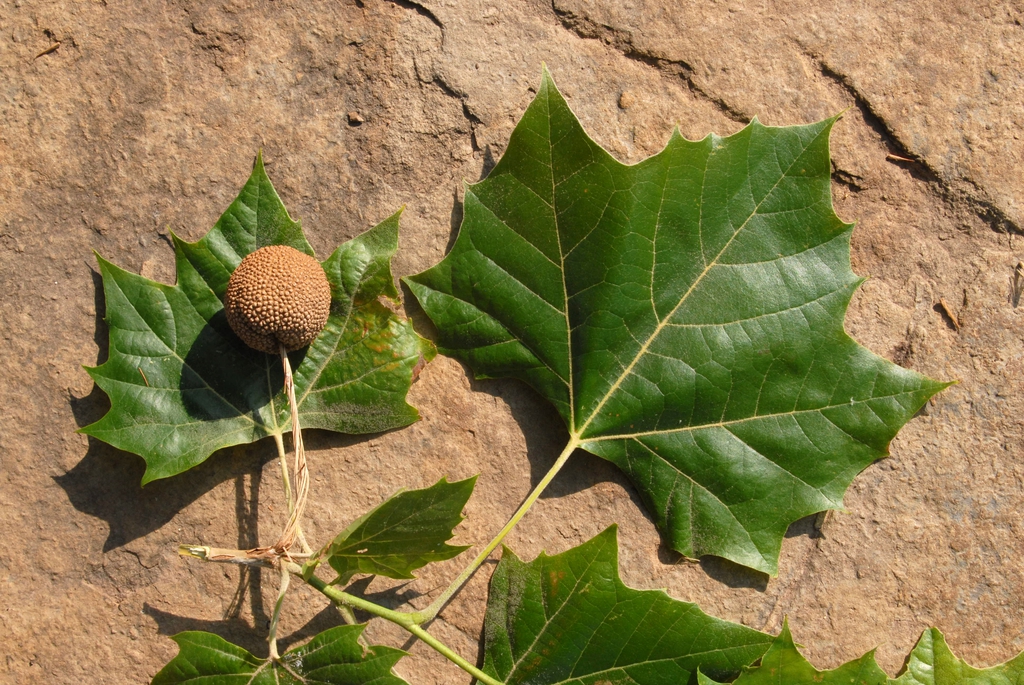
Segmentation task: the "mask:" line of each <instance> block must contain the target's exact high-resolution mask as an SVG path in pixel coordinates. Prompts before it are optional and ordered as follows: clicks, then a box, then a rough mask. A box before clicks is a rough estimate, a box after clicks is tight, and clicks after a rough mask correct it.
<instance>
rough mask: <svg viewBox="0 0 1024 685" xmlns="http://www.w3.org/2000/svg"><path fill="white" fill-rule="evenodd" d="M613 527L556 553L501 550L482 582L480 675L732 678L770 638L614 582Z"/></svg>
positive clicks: (589, 679) (549, 683)
mask: <svg viewBox="0 0 1024 685" xmlns="http://www.w3.org/2000/svg"><path fill="white" fill-rule="evenodd" d="M618 556H619V555H618V544H617V540H616V529H615V526H612V527H611V528H608V529H607V530H605V531H604V532H603V533H601V534H599V535H598V536H597V537H595V538H594V539H592V540H590V541H589V542H586V543H584V544H582V545H580V546H579V547H575V548H573V549H570V550H569V551H567V552H563V553H562V554H558V555H556V556H550V557H549V556H547V555H545V554H541V555H540V556H539V557H537V559H535V560H534V561H532V562H529V563H526V562H523V561H520V560H519V558H518V557H516V556H515V554H513V553H512V552H511V551H509V550H508V549H507V548H506V549H505V550H504V551H503V553H502V556H501V562H500V563H499V564H498V568H497V569H496V570H495V572H494V575H493V576H492V578H491V591H490V596H489V598H488V601H487V615H486V618H485V622H484V654H485V657H484V671H485V672H486V673H487V674H488V675H491V676H494V677H496V678H498V679H499V680H502V681H503V682H505V683H507V684H508V685H514V684H517V683H543V684H544V685H557V684H560V683H573V684H578V685H593V684H594V683H601V682H609V683H619V682H622V683H630V684H631V685H663V684H667V683H672V684H673V685H674V684H676V683H688V682H690V678H691V676H692V675H693V674H694V673H695V672H696V671H697V669H698V668H699V669H700V670H701V671H702V672H703V673H709V674H712V675H716V676H717V677H726V678H727V677H729V676H730V675H735V674H736V673H737V672H738V671H739V670H740V668H741V667H742V666H745V665H746V664H749V663H751V662H753V661H754V660H756V659H757V658H758V657H760V656H761V655H762V654H764V652H765V650H766V649H767V648H768V645H769V644H770V643H771V640H772V638H771V637H770V636H768V635H765V634H764V633H759V632H757V631H756V630H751V629H750V628H745V627H743V626H741V625H738V624H735V623H729V622H727V621H722V620H719V619H716V618H712V617H710V616H708V615H707V614H705V613H703V612H702V611H701V610H700V609H699V608H698V607H697V605H696V604H690V603H688V602H680V601H678V600H675V599H672V598H671V597H669V596H668V595H667V594H665V593H664V592H662V591H660V590H634V589H632V588H629V587H626V585H625V584H623V582H622V581H621V580H620V579H619V565H618Z"/></svg>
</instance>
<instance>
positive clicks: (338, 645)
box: [152, 625, 405, 685]
mask: <svg viewBox="0 0 1024 685" xmlns="http://www.w3.org/2000/svg"><path fill="white" fill-rule="evenodd" d="M364 627H365V626H363V625H354V626H340V627H338V628H331V629H330V630H325V631H324V632H322V633H320V634H319V635H317V636H316V637H314V638H313V639H312V640H310V641H309V642H307V643H306V644H304V645H302V646H301V647H296V648H295V649H292V650H289V651H287V652H285V653H284V654H283V655H281V658H280V660H279V661H270V660H266V659H258V658H256V657H255V656H253V655H252V654H250V653H249V652H247V651H246V650H244V649H242V648H241V647H239V646H237V645H233V644H231V643H230V642H228V641H227V640H225V639H223V638H221V637H218V636H217V635H213V634H212V633H204V632H200V631H191V632H187V633H178V634H177V635H175V636H174V641H175V642H177V643H178V647H179V651H178V655H177V656H176V657H174V659H172V660H171V661H170V662H169V663H168V664H167V665H166V666H164V667H163V668H162V669H161V670H160V672H159V673H157V674H156V676H155V677H154V678H153V681H152V682H153V685H184V684H185V683H192V684H193V685H200V683H201V684H202V685H299V683H306V684H307V685H314V684H322V685H405V681H404V680H402V679H401V678H399V677H398V676H396V675H395V674H394V673H392V672H391V668H392V667H393V666H394V665H395V664H396V663H397V662H398V660H399V659H401V658H402V657H403V656H405V652H403V651H401V650H400V649H393V648H391V647H381V646H377V645H374V646H372V647H367V648H364V647H363V646H362V645H360V644H359V642H358V638H359V636H360V634H362V632H363V628H364Z"/></svg>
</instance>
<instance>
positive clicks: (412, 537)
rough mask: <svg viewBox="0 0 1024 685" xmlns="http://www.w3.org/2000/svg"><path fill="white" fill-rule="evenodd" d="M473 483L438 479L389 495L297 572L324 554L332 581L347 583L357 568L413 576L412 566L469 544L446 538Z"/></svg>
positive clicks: (457, 551)
mask: <svg viewBox="0 0 1024 685" xmlns="http://www.w3.org/2000/svg"><path fill="white" fill-rule="evenodd" d="M475 484H476V477H475V476H474V477H473V478H467V479H466V480H460V481H456V482H454V483H449V482H448V480H447V479H445V478H442V479H441V480H439V481H438V482H437V483H435V484H434V485H431V486H430V487H429V488H423V489H421V490H408V491H405V492H400V493H398V494H397V495H394V496H392V497H390V498H389V499H387V500H385V501H384V502H382V503H381V504H380V505H379V506H377V507H376V508H374V509H373V510H371V511H369V512H367V513H366V514H363V515H362V516H360V517H359V518H358V519H356V520H355V521H353V522H352V523H351V524H349V526H348V527H347V528H346V529H345V530H343V531H342V532H341V533H339V534H338V537H336V538H334V540H333V541H332V542H330V543H329V544H328V545H327V546H326V547H325V548H324V549H323V551H321V552H320V554H318V555H317V558H316V560H314V561H312V562H310V563H308V564H306V568H305V569H304V571H303V573H304V574H305V575H306V576H307V577H308V575H309V574H310V573H312V572H313V569H315V568H316V566H317V565H318V564H319V563H320V562H321V561H322V560H323V559H324V558H326V559H327V562H328V563H329V564H330V565H331V567H332V568H333V569H334V570H335V571H337V572H338V578H337V580H335V581H334V582H336V583H342V584H344V583H347V582H348V581H349V580H350V579H351V578H352V576H353V575H355V574H357V573H369V574H375V575H381V576H386V577H388V578H401V579H404V578H414V577H415V576H413V574H412V572H413V571H415V570H416V569H418V568H420V567H422V566H426V565H427V564H429V563H431V562H433V561H444V560H445V559H451V558H452V557H455V556H458V555H459V554H462V553H463V552H464V551H466V550H467V549H469V547H463V546H458V545H449V544H447V541H448V540H450V539H452V537H453V536H454V535H455V533H454V528H455V526H457V525H459V523H461V522H462V519H463V516H462V509H463V507H465V506H466V502H467V501H469V496H470V495H471V494H472V493H473V486H474V485H475Z"/></svg>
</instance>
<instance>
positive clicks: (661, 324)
mask: <svg viewBox="0 0 1024 685" xmlns="http://www.w3.org/2000/svg"><path fill="white" fill-rule="evenodd" d="M550 122H551V118H550V116H549V117H548V127H549V129H550ZM827 130H828V129H827V128H826V129H823V130H822V131H821V132H819V133H818V134H817V135H815V136H814V138H813V139H812V140H811V141H810V142H808V143H807V144H806V145H804V147H803V149H802V150H801V151H800V154H798V155H794V157H793V161H792V162H791V163H790V165H789V166H788V167H787V168H786V170H785V171H784V172H782V174H781V175H780V176H779V178H778V180H777V181H776V182H775V183H774V184H773V185H772V187H771V188H770V189H769V190H768V192H767V193H765V195H764V197H762V198H761V200H760V201H759V202H758V203H757V205H755V207H754V209H753V211H751V213H750V215H749V216H747V218H746V219H744V221H743V223H742V224H740V226H739V227H738V228H737V229H736V230H735V231H733V234H732V236H730V238H729V240H728V241H726V243H725V245H724V246H723V247H722V249H721V250H719V252H718V254H717V255H715V258H714V259H713V260H712V261H711V262H710V263H709V264H707V265H706V266H705V267H704V270H703V271H702V272H701V273H700V275H698V276H697V278H696V279H694V281H693V283H692V284H691V285H690V287H689V288H688V289H687V291H686V292H685V293H683V296H682V297H681V298H680V300H679V302H678V303H676V306H675V307H673V308H672V311H670V312H669V313H668V314H667V315H665V317H664V318H662V319H659V320H658V325H657V326H656V327H655V329H654V331H653V332H652V333H651V334H650V336H649V337H648V338H647V340H646V341H645V342H644V344H643V345H641V347H640V349H639V350H638V351H637V353H636V355H635V356H634V357H633V359H632V361H630V363H629V365H628V366H627V367H626V368H625V370H623V372H622V373H621V374H620V375H619V377H618V378H616V379H615V382H614V383H612V385H611V386H610V387H609V388H608V391H607V392H605V394H604V395H603V396H602V397H601V399H600V401H599V402H598V404H597V406H596V407H594V409H593V411H592V412H591V413H590V415H589V416H588V417H587V419H586V421H584V422H583V425H581V426H580V427H579V428H578V429H573V430H571V431H570V435H571V437H572V438H576V439H580V440H584V438H583V437H582V436H583V434H584V432H586V430H587V427H588V426H589V425H590V424H591V422H592V421H593V420H594V418H595V417H596V416H597V415H598V414H599V413H600V411H601V409H602V408H604V405H605V404H606V403H607V402H608V400H609V399H610V398H611V397H612V395H614V394H615V393H616V392H617V391H618V389H619V387H620V386H621V385H622V383H623V382H624V381H625V379H626V378H628V377H629V375H630V374H631V373H632V372H633V369H634V368H635V367H636V365H637V364H638V363H639V362H640V360H641V359H642V358H643V357H644V356H645V355H646V354H647V350H648V349H650V347H651V345H652V344H653V343H654V341H655V340H656V339H657V337H658V336H659V335H660V334H661V332H662V331H663V330H664V329H665V328H666V327H667V326H668V322H669V321H671V319H672V317H673V316H675V314H676V312H677V311H679V308H680V307H682V306H683V304H684V303H685V302H686V301H687V299H688V298H689V297H690V295H691V294H692V293H693V292H694V290H695V289H696V288H697V286H698V285H699V284H700V282H701V281H702V280H704V277H705V276H707V274H708V273H709V272H710V271H711V269H713V268H714V267H715V266H716V265H717V264H718V260H719V259H721V258H722V255H724V254H725V252H726V250H728V249H729V247H730V246H731V245H732V244H733V242H734V241H735V240H736V237H737V236H738V235H739V234H740V233H742V232H743V229H745V228H746V227H747V224H749V223H750V220H751V219H753V218H754V217H755V216H757V214H758V212H757V210H758V209H759V208H760V207H761V205H763V204H764V203H765V202H766V201H767V200H768V198H769V197H771V196H772V193H774V192H775V189H776V188H778V187H779V184H780V183H782V181H783V180H784V179H785V178H787V177H788V176H789V172H790V171H791V170H792V169H793V167H794V166H796V164H797V162H798V161H800V159H801V158H802V157H803V155H804V153H805V152H806V151H807V149H808V148H809V147H810V146H811V145H812V144H813V143H814V142H815V141H816V140H818V138H819V137H820V136H821V135H822V134H823V133H824V132H825V131H827ZM548 140H549V142H550V135H549V137H548ZM713 154H715V148H712V150H711V152H710V153H709V154H708V160H709V161H710V159H711V155H713ZM707 166H708V165H705V167H704V175H703V177H702V183H701V188H702V191H701V192H702V197H701V203H700V205H701V208H702V209H703V205H704V203H703V187H704V181H706V179H707ZM552 179H554V175H553V174H552ZM555 222H556V232H557V233H558V235H559V242H561V231H560V230H558V215H557V213H556V214H555ZM660 223H661V211H660V209H659V212H658V220H657V223H656V224H655V225H656V227H657V226H660ZM702 224H703V215H702V216H701V219H700V221H699V223H698V226H697V234H698V236H699V237H700V238H701V245H702V248H701V250H702V252H703V235H704V231H703V225H702ZM562 266H563V268H562V282H563V284H564V283H565V268H564V267H565V265H564V263H563V265H562ZM652 269H653V266H652ZM566 310H567V311H566V317H567V320H568V306H567V307H566ZM654 315H655V317H657V315H658V312H657V310H656V309H655V311H654ZM569 330H570V332H569V333H568V337H569V341H568V347H569V369H570V373H571V370H572V367H573V356H572V334H571V329H569ZM570 378H571V376H570ZM569 397H570V400H572V397H573V389H572V386H570V387H569ZM572 404H573V405H575V402H573V403H572ZM573 417H575V408H574V407H573ZM586 440H590V438H586Z"/></svg>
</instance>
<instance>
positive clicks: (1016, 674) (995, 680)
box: [891, 628, 1024, 685]
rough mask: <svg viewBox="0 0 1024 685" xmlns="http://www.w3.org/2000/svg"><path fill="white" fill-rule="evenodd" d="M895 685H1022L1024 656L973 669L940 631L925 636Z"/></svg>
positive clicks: (928, 631) (930, 629) (1020, 655)
mask: <svg viewBox="0 0 1024 685" xmlns="http://www.w3.org/2000/svg"><path fill="white" fill-rule="evenodd" d="M891 683H892V685H1021V683H1024V653H1022V654H1018V655H1017V656H1016V657H1014V658H1013V659H1011V660H1010V661H1007V662H1006V663H1005V664H1000V665H999V666H993V667H992V668H984V669H978V668H972V667H971V666H968V665H967V664H966V662H964V661H962V660H960V659H958V658H957V657H956V656H955V655H954V654H953V652H951V651H950V650H949V647H948V646H947V645H946V639H945V638H944V637H942V633H940V632H939V629H938V628H929V629H928V630H926V631H924V634H922V635H921V639H920V640H918V642H917V646H916V647H914V651H912V652H911V653H910V658H909V659H908V660H907V670H906V672H905V673H904V674H903V675H902V676H900V677H899V678H897V679H896V680H893V681H891Z"/></svg>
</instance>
